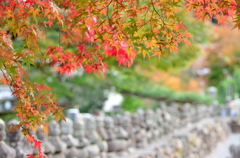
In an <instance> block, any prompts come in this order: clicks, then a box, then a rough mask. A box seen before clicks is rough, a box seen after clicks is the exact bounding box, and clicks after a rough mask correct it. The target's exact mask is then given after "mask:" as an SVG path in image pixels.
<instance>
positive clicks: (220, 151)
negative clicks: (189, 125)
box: [206, 134, 240, 158]
mask: <svg viewBox="0 0 240 158" xmlns="http://www.w3.org/2000/svg"><path fill="white" fill-rule="evenodd" d="M231 144H237V145H238V144H240V134H231V135H229V137H228V138H227V139H226V140H225V141H223V142H220V143H218V145H217V147H216V149H215V150H214V151H213V152H212V153H211V154H210V155H209V156H207V157H206V158H231V156H230V153H229V147H230V145H231Z"/></svg>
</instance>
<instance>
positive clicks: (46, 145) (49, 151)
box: [36, 126, 55, 158]
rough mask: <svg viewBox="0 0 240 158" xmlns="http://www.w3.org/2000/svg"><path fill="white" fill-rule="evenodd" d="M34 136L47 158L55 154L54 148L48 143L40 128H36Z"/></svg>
mask: <svg viewBox="0 0 240 158" xmlns="http://www.w3.org/2000/svg"><path fill="white" fill-rule="evenodd" d="M36 135H37V138H38V139H39V140H40V141H41V142H42V148H43V152H44V154H46V155H47V156H48V157H49V158H52V154H53V153H55V147H54V146H53V145H52V144H51V143H50V142H49V141H48V138H46V136H45V135H44V132H43V130H42V126H39V127H38V130H37V132H36Z"/></svg>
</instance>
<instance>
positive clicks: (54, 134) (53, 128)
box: [48, 120, 67, 158]
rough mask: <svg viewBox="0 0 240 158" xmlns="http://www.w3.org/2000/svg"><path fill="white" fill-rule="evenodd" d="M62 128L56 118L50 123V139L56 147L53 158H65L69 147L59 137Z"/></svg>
mask: <svg viewBox="0 0 240 158" xmlns="http://www.w3.org/2000/svg"><path fill="white" fill-rule="evenodd" d="M59 135H60V129H59V125H58V123H57V122H56V121H55V120H52V121H51V122H50V123H49V137H48V139H49V141H50V143H51V144H52V145H53V146H54V147H55V153H54V154H53V156H52V157H53V158H65V155H64V152H65V150H66V148H67V144H66V143H65V142H63V141H62V140H61V138H60V137H59Z"/></svg>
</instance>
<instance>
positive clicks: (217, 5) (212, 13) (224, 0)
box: [186, 0, 237, 25]
mask: <svg viewBox="0 0 240 158" xmlns="http://www.w3.org/2000/svg"><path fill="white" fill-rule="evenodd" d="M186 7H187V8H188V9H189V10H194V13H195V15H196V16H197V20H198V19H201V20H202V21H204V19H212V18H213V17H214V18H216V19H217V20H218V23H219V24H222V25H224V24H225V23H226V22H228V19H227V17H231V18H234V16H235V15H237V14H236V8H237V3H236V1H235V0H188V1H187V4H186Z"/></svg>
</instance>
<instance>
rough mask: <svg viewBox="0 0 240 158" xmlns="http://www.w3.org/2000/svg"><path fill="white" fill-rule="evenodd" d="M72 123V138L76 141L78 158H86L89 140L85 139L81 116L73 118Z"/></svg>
mask: <svg viewBox="0 0 240 158" xmlns="http://www.w3.org/2000/svg"><path fill="white" fill-rule="evenodd" d="M74 120H75V121H74V123H73V136H74V138H76V139H77V141H78V143H77V150H78V158H88V157H89V152H88V149H87V146H88V145H89V144H90V142H89V140H88V139H87V138H86V137H85V124H84V121H83V116H82V114H81V113H78V114H77V115H75V117H74Z"/></svg>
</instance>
